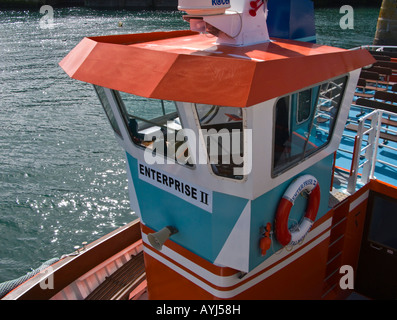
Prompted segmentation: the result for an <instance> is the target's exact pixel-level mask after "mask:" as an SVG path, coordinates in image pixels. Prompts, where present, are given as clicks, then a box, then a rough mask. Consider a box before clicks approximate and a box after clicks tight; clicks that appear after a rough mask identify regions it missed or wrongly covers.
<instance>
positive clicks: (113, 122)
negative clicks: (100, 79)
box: [94, 85, 121, 137]
mask: <svg viewBox="0 0 397 320" xmlns="http://www.w3.org/2000/svg"><path fill="white" fill-rule="evenodd" d="M94 89H95V91H96V93H97V95H98V98H99V100H100V101H101V103H102V107H103V109H104V110H105V113H106V116H107V117H108V119H109V122H110V124H111V126H112V128H113V130H114V131H115V132H116V133H117V134H118V135H119V136H120V137H121V132H120V127H119V125H118V124H117V121H116V119H115V117H114V113H113V111H112V108H111V107H110V104H109V100H108V98H107V97H106V93H105V89H104V88H103V87H99V86H96V85H94Z"/></svg>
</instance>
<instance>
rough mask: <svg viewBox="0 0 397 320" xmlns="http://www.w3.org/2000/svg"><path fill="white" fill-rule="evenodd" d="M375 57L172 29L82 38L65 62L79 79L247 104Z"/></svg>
mask: <svg viewBox="0 0 397 320" xmlns="http://www.w3.org/2000/svg"><path fill="white" fill-rule="evenodd" d="M373 62H374V59H373V58H372V56H371V55H370V54H369V53H368V51H366V50H356V51H349V50H344V49H339V48H333V47H328V46H323V45H317V44H312V43H305V42H297V41H291V40H280V39H274V40H273V41H271V42H268V43H263V44H257V45H251V46H246V47H232V46H222V45H216V44H215V38H214V37H213V36H208V35H203V34H197V33H195V32H191V31H173V32H154V33H147V34H144V33H143V34H131V35H115V36H104V37H93V38H84V39H83V40H82V41H81V42H80V43H79V44H78V45H77V46H76V47H75V48H74V49H73V50H72V51H71V52H70V53H69V54H68V55H67V56H66V57H65V58H64V59H63V60H62V61H61V62H60V66H61V67H62V68H63V69H64V70H65V71H66V73H67V74H68V75H69V76H70V77H72V78H74V79H77V80H81V81H84V82H88V83H92V84H96V85H100V86H103V87H107V88H111V89H115V90H119V91H124V92H129V93H132V94H136V95H139V96H143V97H148V98H157V99H165V100H175V101H185V102H196V103H205V104H216V105H222V106H234V107H248V106H252V105H255V104H257V103H259V102H262V101H266V100H269V99H272V98H275V97H278V96H281V95H284V94H287V93H289V92H293V91H296V90H299V89H301V88H304V87H307V86H310V85H313V84H316V83H319V82H322V81H324V80H327V79H330V78H333V77H336V76H338V75H341V74H345V73H347V72H349V71H352V70H355V69H359V68H361V67H363V66H366V65H369V64H372V63H373Z"/></svg>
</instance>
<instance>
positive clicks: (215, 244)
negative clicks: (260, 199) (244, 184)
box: [127, 153, 248, 262]
mask: <svg viewBox="0 0 397 320" xmlns="http://www.w3.org/2000/svg"><path fill="white" fill-rule="evenodd" d="M127 159H128V165H129V167H130V171H131V175H132V178H133V181H134V187H135V191H136V195H137V198H138V201H139V207H140V210H141V215H142V220H143V221H144V222H145V224H146V225H147V226H148V227H149V228H151V229H154V230H156V231H158V230H160V229H162V228H163V227H165V226H168V225H171V226H174V227H176V228H177V229H178V230H179V232H178V233H177V234H175V235H173V236H172V241H174V242H176V243H177V244H179V245H181V246H183V247H184V248H186V249H188V250H190V251H192V252H193V253H195V254H197V255H199V256H200V257H202V258H204V259H207V260H208V261H210V262H214V260H215V258H216V257H217V256H218V254H219V252H220V250H221V249H222V247H223V244H224V243H225V241H226V240H227V237H228V236H229V234H230V232H231V230H232V229H233V227H234V225H235V223H236V222H237V220H238V218H239V217H240V214H241V212H242V211H243V209H244V207H245V206H246V204H247V202H248V200H247V199H242V198H238V197H234V196H229V195H226V194H221V193H217V192H213V194H212V213H211V212H208V211H207V210H204V209H202V208H200V207H198V206H197V205H194V204H192V203H190V202H188V201H186V200H184V199H181V198H180V197H178V196H176V195H174V194H172V193H170V192H167V191H166V190H162V189H161V188H158V187H156V186H154V185H152V184H150V183H148V182H147V181H144V180H142V179H140V178H139V172H138V170H139V169H138V162H137V160H136V159H135V158H133V157H132V156H131V155H129V154H128V153H127ZM189 170H190V169H189Z"/></svg>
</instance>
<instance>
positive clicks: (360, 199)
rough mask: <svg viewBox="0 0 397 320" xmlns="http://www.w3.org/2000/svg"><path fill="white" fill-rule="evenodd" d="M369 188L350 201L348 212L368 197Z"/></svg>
mask: <svg viewBox="0 0 397 320" xmlns="http://www.w3.org/2000/svg"><path fill="white" fill-rule="evenodd" d="M368 196H369V190H367V191H365V192H364V193H363V194H362V195H361V196H359V197H358V198H357V199H356V200H354V201H353V202H352V203H350V207H349V212H352V211H353V210H354V209H355V208H356V207H358V206H359V205H360V204H361V203H362V202H364V201H365V200H366V199H368Z"/></svg>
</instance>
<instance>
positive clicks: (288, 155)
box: [273, 76, 347, 176]
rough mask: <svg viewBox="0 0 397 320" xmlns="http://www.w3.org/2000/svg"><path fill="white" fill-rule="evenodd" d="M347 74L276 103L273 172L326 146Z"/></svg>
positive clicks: (294, 163) (280, 170) (290, 165)
mask: <svg viewBox="0 0 397 320" xmlns="http://www.w3.org/2000/svg"><path fill="white" fill-rule="evenodd" d="M346 80H347V77H346V76H344V77H342V78H338V79H335V80H332V81H328V82H326V83H323V84H321V85H319V86H316V87H312V88H309V89H305V90H303V91H300V92H297V93H294V94H291V95H288V96H285V97H282V98H280V99H279V100H278V101H277V103H276V105H275V117H274V145H273V176H277V175H279V174H281V173H282V172H284V171H286V170H288V169H289V168H291V167H292V166H294V165H296V164H298V163H300V162H301V161H303V160H304V159H306V158H307V157H309V156H311V155H313V154H314V153H316V152H318V151H319V150H321V149H322V148H324V147H325V146H326V145H327V144H328V143H329V141H330V140H331V137H332V132H333V128H334V125H335V122H336V121H335V120H336V118H337V115H338V111H339V108H340V105H341V102H342V97H343V93H344V90H345V85H346Z"/></svg>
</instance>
